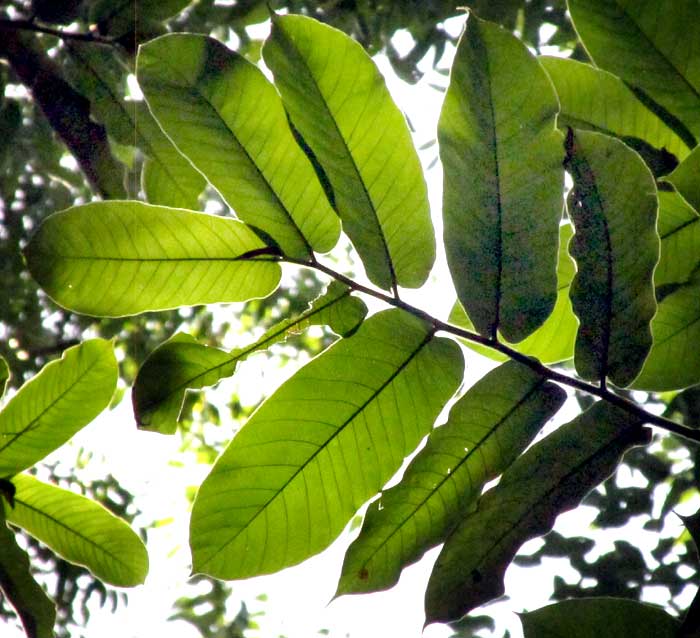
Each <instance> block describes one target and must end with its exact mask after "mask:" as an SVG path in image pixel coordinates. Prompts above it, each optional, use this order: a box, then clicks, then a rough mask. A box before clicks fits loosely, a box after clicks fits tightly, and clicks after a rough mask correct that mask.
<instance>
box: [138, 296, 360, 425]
mask: <svg viewBox="0 0 700 638" xmlns="http://www.w3.org/2000/svg"><path fill="white" fill-rule="evenodd" d="M350 292H351V290H350V289H349V288H348V287H347V286H344V285H342V284H339V283H337V282H333V283H332V284H331V285H330V286H329V288H328V292H327V293H326V294H325V295H323V296H321V297H319V298H318V299H317V300H316V301H314V303H313V304H311V306H310V307H309V309H308V310H307V311H305V312H303V313H301V314H300V315H299V316H297V317H292V318H290V319H286V320H284V321H281V322H280V323H278V324H277V325H276V326H273V327H272V328H270V330H268V331H267V332H266V333H265V334H264V335H263V336H262V337H260V338H259V339H258V340H257V341H255V342H254V343H252V344H250V345H248V346H245V347H244V348H236V349H235V350H233V351H232V352H230V353H229V352H224V351H223V350H219V349H218V348H212V347H209V346H205V345H202V344H200V343H197V341H196V340H195V339H194V338H193V337H191V336H189V335H187V334H183V333H178V334H176V335H175V336H174V337H172V338H171V339H169V340H168V341H166V342H165V343H163V344H162V345H160V346H159V347H158V348H156V349H155V350H154V351H153V352H152V353H151V354H150V355H149V356H148V358H147V359H146V361H145V362H144V363H143V365H142V366H141V369H140V370H139V372H138V374H137V375H136V379H135V381H134V388H133V391H132V395H131V396H132V401H133V405H134V416H135V417H136V422H137V423H138V424H139V427H141V428H143V429H146V430H151V431H154V432H160V433H161V434H174V433H175V431H176V429H177V422H178V420H179V416H180V411H181V409H182V404H183V401H184V398H185V392H186V390H187V389H199V388H203V387H205V386H211V385H215V384H216V383H217V382H219V381H220V380H221V379H224V378H226V377H229V376H231V375H233V373H234V371H235V368H236V366H237V365H238V363H239V362H241V361H243V360H244V359H247V358H248V356H250V355H251V354H253V353H255V352H258V351H259V350H262V349H264V348H269V347H270V346H271V345H273V344H274V343H277V342H278V341H281V340H282V339H284V338H285V337H286V336H287V335H288V334H289V333H290V332H298V331H301V330H303V329H305V328H306V327H308V326H311V325H324V324H328V325H330V326H331V327H332V328H334V329H335V330H336V332H338V333H339V334H346V333H348V332H351V331H352V330H354V329H355V328H356V327H357V326H358V325H359V323H360V322H361V321H362V319H363V318H364V316H365V314H366V313H367V307H366V306H365V304H364V303H363V302H362V301H361V300H360V299H357V298H356V297H351V296H350Z"/></svg>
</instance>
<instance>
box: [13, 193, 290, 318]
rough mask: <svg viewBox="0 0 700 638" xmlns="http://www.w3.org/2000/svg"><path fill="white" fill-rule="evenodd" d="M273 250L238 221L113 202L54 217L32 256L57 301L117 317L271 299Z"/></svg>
mask: <svg viewBox="0 0 700 638" xmlns="http://www.w3.org/2000/svg"><path fill="white" fill-rule="evenodd" d="M269 252H270V249H269V248H268V247H267V246H266V245H265V244H264V243H263V242H262V241H261V240H260V239H259V238H258V237H257V236H256V235H255V233H253V231H252V230H250V228H248V227H247V226H246V225H245V224H243V223H242V222H239V221H237V220H234V219H226V218H224V217H217V216H214V215H205V214H202V213H195V212H192V211H186V210H179V209H175V208H165V207H162V206H152V205H149V204H143V203H141V202H136V201H109V202H94V203H92V204H85V205H84V206H76V207H74V208H70V209H68V210H66V211H63V212H61V213H57V214H55V215H51V216H50V217H48V218H47V219H46V220H45V221H44V223H43V224H42V225H41V227H40V228H39V230H38V232H37V233H36V234H35V235H34V237H33V238H32V240H31V242H30V243H29V245H28V246H27V248H26V249H25V257H26V259H27V264H28V265H29V270H30V272H31V273H32V275H33V276H34V278H35V279H36V280H37V281H38V282H39V284H40V285H41V287H42V288H44V290H46V292H47V293H48V294H49V295H50V296H51V297H52V298H53V299H54V300H55V301H56V302H57V303H59V304H60V305H62V306H64V307H66V308H70V309H71V310H75V311H77V312H81V313H84V314H92V315H100V316H110V317H115V316H121V315H132V314H136V313H139V312H144V311H146V310H164V309H167V308H175V307H177V306H185V305H195V304H204V303H216V302H229V301H244V300H246V299H252V298H255V297H265V296H267V295H269V294H270V293H271V292H272V291H273V290H274V289H275V288H276V287H277V284H278V283H279V279H280V275H281V271H280V267H279V264H277V263H275V262H273V261H270V258H269V256H268V253H269Z"/></svg>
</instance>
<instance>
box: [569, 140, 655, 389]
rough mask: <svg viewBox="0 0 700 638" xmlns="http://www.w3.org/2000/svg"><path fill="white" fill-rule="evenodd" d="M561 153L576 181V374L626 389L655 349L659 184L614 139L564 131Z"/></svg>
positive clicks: (571, 203)
mask: <svg viewBox="0 0 700 638" xmlns="http://www.w3.org/2000/svg"><path fill="white" fill-rule="evenodd" d="M566 149H567V159H566V167H567V170H568V171H569V172H570V173H571V176H572V178H573V180H574V186H573V189H572V190H571V193H570V194H569V203H568V210H569V215H570V217H571V218H572V220H573V222H574V229H575V234H574V237H573V239H572V240H571V244H570V250H571V254H572V255H573V257H574V258H575V259H576V262H577V265H578V271H577V273H576V275H575V276H574V279H573V282H572V283H571V301H572V304H573V308H574V312H575V313H576V316H577V317H578V318H579V321H580V326H579V331H578V335H577V337H576V351H575V355H574V362H575V364H576V371H577V372H578V373H579V374H580V375H581V376H582V377H584V378H585V379H592V380H597V381H603V380H604V379H605V378H606V377H609V378H610V379H612V381H613V382H614V383H615V384H617V385H618V386H621V387H623V386H626V385H628V384H629V383H631V382H632V380H633V379H634V378H635V377H636V376H637V374H638V373H639V371H640V370H641V368H642V365H643V364H644V359H645V358H646V356H647V353H648V352H649V349H650V348H651V343H652V340H651V330H650V327H649V324H650V321H651V318H652V317H653V316H654V313H655V312H656V299H655V297H654V286H653V272H654V266H656V262H657V261H658V259H659V236H658V234H657V232H656V217H657V208H658V204H657V198H656V184H655V182H654V178H653V176H652V175H651V173H650V172H649V169H648V168H647V167H646V165H645V164H644V162H643V161H642V160H641V158H640V157H639V155H637V154H636V153H635V152H634V151H632V150H630V149H629V148H627V147H626V146H625V145H624V144H623V143H622V142H620V141H618V140H616V139H614V138H611V137H607V136H605V135H601V134H599V133H592V132H588V131H577V132H576V133H575V134H574V131H573V129H569V133H568V135H567V140H566Z"/></svg>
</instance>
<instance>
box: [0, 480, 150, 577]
mask: <svg viewBox="0 0 700 638" xmlns="http://www.w3.org/2000/svg"><path fill="white" fill-rule="evenodd" d="M12 482H13V483H14V484H15V487H16V488H17V492H16V494H15V506H14V507H13V508H9V507H6V508H5V514H6V516H7V520H8V521H9V522H10V523H12V524H13V525H17V526H18V527H21V528H22V529H24V530H25V531H27V532H28V533H29V534H31V535H32V536H34V537H35V538H37V539H39V540H40V541H41V542H42V543H44V544H46V545H48V546H49V547H50V548H51V549H52V550H53V551H55V552H56V553H57V554H59V555H60V556H62V557H63V558H65V559H66V560H67V561H69V562H71V563H76V564H78V565H84V566H85V567H87V568H88V569H89V570H90V571H91V572H92V573H93V574H94V575H95V576H96V577H97V578H99V579H100V580H102V581H104V582H105V583H109V584H110V585H115V586H117V587H133V586H135V585H140V584H141V583H143V581H144V580H145V579H146V575H147V574H148V553H147V552H146V547H145V546H144V544H143V542H142V541H141V539H140V538H139V537H138V535H137V534H136V533H135V532H134V531H133V530H132V529H131V528H130V527H129V526H128V525H127V524H126V523H125V522H124V521H123V520H121V519H120V518H117V517H116V516H115V515H114V514H112V513H111V512H110V511H109V510H107V509H106V508H104V507H103V506H102V505H100V504H99V503H96V502H95V501H92V500H90V499H89V498H86V497H85V496H81V495H80V494H75V493H74V492H70V491H69V490H64V489H62V488H60V487H56V486H55V485H49V484H48V483H42V482H41V481H39V480H38V479H36V478H35V477H33V476H30V475H29V474H18V475H17V476H15V477H14V478H13V479H12Z"/></svg>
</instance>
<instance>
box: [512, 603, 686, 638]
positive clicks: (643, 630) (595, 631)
mask: <svg viewBox="0 0 700 638" xmlns="http://www.w3.org/2000/svg"><path fill="white" fill-rule="evenodd" d="M520 620H521V621H522V623H523V632H524V634H525V638H589V637H592V636H605V638H629V637H630V636H634V637H635V638H676V637H677V636H678V629H679V628H680V622H679V621H678V619H677V618H674V617H673V616H670V615H669V614H667V613H666V612H665V611H664V610H663V609H661V608H660V607H653V606H652V605H645V604H644V603H640V602H637V601H636V600H627V599H625V598H582V599H580V600H564V601H562V602H559V603H556V604H554V605H547V606H546V607H542V608H541V609H536V610H535V611H531V612H526V613H524V614H520Z"/></svg>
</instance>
